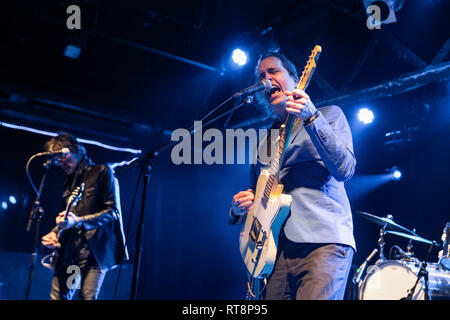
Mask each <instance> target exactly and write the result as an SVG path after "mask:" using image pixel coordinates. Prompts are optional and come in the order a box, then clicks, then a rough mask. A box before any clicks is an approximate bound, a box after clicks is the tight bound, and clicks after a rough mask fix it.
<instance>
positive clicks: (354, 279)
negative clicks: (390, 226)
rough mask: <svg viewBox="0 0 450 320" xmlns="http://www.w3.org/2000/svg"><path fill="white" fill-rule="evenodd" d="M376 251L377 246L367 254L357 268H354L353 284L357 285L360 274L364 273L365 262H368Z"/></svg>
mask: <svg viewBox="0 0 450 320" xmlns="http://www.w3.org/2000/svg"><path fill="white" fill-rule="evenodd" d="M377 252H378V249H377V248H375V249H373V251H372V253H371V254H369V256H368V257H367V258H366V260H364V262H363V263H362V265H361V266H360V267H359V268H358V269H356V272H355V275H354V276H353V283H354V284H356V285H357V284H358V283H359V282H360V281H361V276H362V274H363V273H364V270H365V269H366V266H367V264H368V263H369V261H370V260H372V258H373V256H374V255H375V254H376V253H377Z"/></svg>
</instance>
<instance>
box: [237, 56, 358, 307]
mask: <svg viewBox="0 0 450 320" xmlns="http://www.w3.org/2000/svg"><path fill="white" fill-rule="evenodd" d="M256 77H257V81H261V80H263V79H268V80H270V81H271V83H272V89H271V90H270V92H268V93H266V94H264V93H263V94H261V95H260V97H259V99H260V100H262V102H263V104H264V105H265V106H267V111H268V112H271V113H272V114H274V115H275V118H276V119H277V121H275V123H274V124H273V126H272V128H273V129H278V128H279V127H280V125H281V123H283V122H284V121H285V119H286V117H287V115H288V114H293V115H295V116H296V117H297V118H299V119H300V120H301V121H300V122H299V124H298V125H297V127H295V128H294V129H293V132H292V136H291V140H290V142H289V145H288V147H287V150H286V152H285V157H284V160H283V162H282V164H281V169H280V172H279V178H280V183H281V184H283V185H284V191H283V193H285V194H289V195H291V197H292V202H291V206H290V213H289V215H288V217H287V219H286V221H285V223H284V225H283V227H282V228H281V233H280V236H279V243H278V251H277V259H276V262H275V266H274V269H273V272H272V274H271V275H270V276H269V278H268V281H267V285H266V287H265V289H264V291H263V296H262V298H265V299H274V300H278V299H292V300H293V299H297V300H305V299H314V300H318V299H336V300H340V299H343V298H344V293H345V287H346V283H347V278H348V274H349V270H350V267H351V262H352V258H353V254H354V252H355V250H356V249H355V248H356V246H355V240H354V238H353V222H352V215H351V210H350V204H349V200H348V197H347V194H346V191H345V189H344V181H346V180H348V179H350V178H351V177H352V176H353V173H354V171H355V166H356V159H355V156H354V154H353V143H352V136H351V132H350V128H349V126H348V123H347V120H346V118H345V115H344V113H343V112H342V110H341V109H340V108H339V107H338V106H328V107H323V108H319V109H317V108H316V107H315V106H314V103H313V102H312V101H311V99H310V98H309V96H308V95H307V94H306V93H305V92H304V91H302V90H299V89H296V87H297V84H298V82H299V77H298V74H297V71H296V68H295V66H294V64H293V63H292V62H291V61H290V60H288V59H287V58H286V56H284V55H283V54H281V53H278V52H270V53H267V54H265V55H263V56H262V57H261V58H260V59H259V62H258V65H257V68H256ZM267 141H270V138H268V139H267ZM269 146H270V145H269ZM272 148H273V146H272ZM268 166H270V164H268V163H262V161H261V160H260V159H258V162H257V164H256V165H254V166H253V167H252V181H251V186H250V187H251V188H250V189H248V190H246V191H241V192H239V193H237V194H236V195H234V197H233V199H232V204H231V210H230V223H232V224H238V223H242V222H243V221H244V220H245V214H246V213H247V212H248V210H249V209H250V208H251V206H252V205H253V200H254V190H255V186H256V180H257V177H258V174H259V172H260V170H261V168H263V167H268Z"/></svg>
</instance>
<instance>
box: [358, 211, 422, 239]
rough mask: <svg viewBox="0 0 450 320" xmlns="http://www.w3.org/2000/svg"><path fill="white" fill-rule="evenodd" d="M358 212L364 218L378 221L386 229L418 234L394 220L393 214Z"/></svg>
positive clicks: (374, 221)
mask: <svg viewBox="0 0 450 320" xmlns="http://www.w3.org/2000/svg"><path fill="white" fill-rule="evenodd" d="M357 213H358V214H359V215H360V216H362V217H363V218H364V219H366V220H368V221H370V222H373V223H376V224H378V225H380V226H382V227H383V228H384V229H386V230H393V231H398V232H403V233H407V234H411V235H414V236H418V235H417V234H416V233H415V232H414V231H411V230H409V229H407V228H405V227H403V226H401V225H399V224H397V223H396V222H394V217H393V216H392V215H388V216H387V217H386V218H382V217H378V216H375V215H373V214H370V213H367V212H363V211H357Z"/></svg>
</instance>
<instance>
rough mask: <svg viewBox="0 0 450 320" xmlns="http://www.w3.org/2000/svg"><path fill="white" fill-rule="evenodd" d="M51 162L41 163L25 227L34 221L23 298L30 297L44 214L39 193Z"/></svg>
mask: <svg viewBox="0 0 450 320" xmlns="http://www.w3.org/2000/svg"><path fill="white" fill-rule="evenodd" d="M51 164H52V160H50V159H49V160H47V161H46V162H45V163H44V164H43V165H42V166H43V167H44V168H45V171H44V173H43V175H42V178H41V183H40V185H39V189H38V192H37V194H36V199H35V200H34V204H33V207H32V209H31V212H30V216H29V218H28V224H27V228H26V231H27V232H30V230H31V225H32V224H33V221H35V222H36V224H35V228H36V229H35V233H34V240H33V252H32V254H31V258H30V270H29V273H28V283H27V288H26V292H25V300H29V298H30V290H31V281H32V279H33V273H34V265H35V264H36V256H37V253H38V248H39V228H40V224H41V220H42V217H43V216H44V208H43V207H42V206H41V194H42V189H43V188H44V184H45V179H46V178H47V174H48V171H49V169H50V166H51Z"/></svg>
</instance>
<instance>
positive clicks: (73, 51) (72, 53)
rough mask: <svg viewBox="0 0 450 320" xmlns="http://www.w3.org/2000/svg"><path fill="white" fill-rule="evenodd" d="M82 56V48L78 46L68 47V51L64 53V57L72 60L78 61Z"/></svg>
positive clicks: (69, 45)
mask: <svg viewBox="0 0 450 320" xmlns="http://www.w3.org/2000/svg"><path fill="white" fill-rule="evenodd" d="M80 54H81V48H80V47H77V46H74V45H71V44H68V45H66V50H65V51H64V55H65V56H66V57H67V58H71V59H74V60H76V59H78V58H79V57H80Z"/></svg>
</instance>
